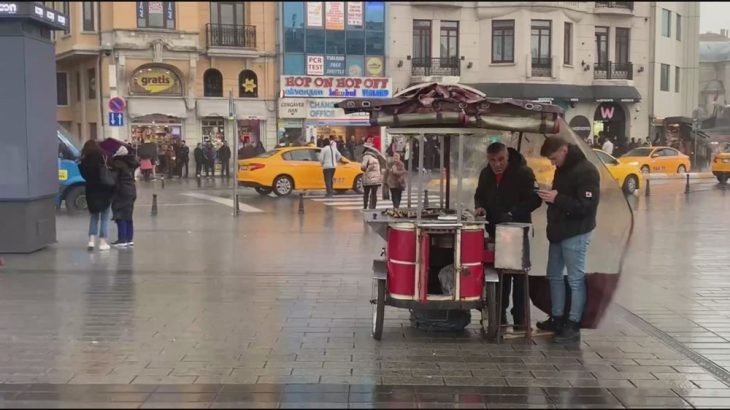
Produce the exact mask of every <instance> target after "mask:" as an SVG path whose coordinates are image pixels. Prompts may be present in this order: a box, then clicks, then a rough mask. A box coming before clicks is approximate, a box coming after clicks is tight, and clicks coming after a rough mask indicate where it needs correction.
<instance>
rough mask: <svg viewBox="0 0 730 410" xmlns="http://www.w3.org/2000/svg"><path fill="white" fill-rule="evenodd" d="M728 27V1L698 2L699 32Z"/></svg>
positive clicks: (729, 9) (729, 22)
mask: <svg viewBox="0 0 730 410" xmlns="http://www.w3.org/2000/svg"><path fill="white" fill-rule="evenodd" d="M721 28H728V29H730V1H718V2H709V1H703V2H700V33H707V32H708V31H712V32H713V33H719V32H720V29H721Z"/></svg>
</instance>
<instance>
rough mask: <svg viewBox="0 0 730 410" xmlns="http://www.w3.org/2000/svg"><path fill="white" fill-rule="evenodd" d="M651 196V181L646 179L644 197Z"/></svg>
mask: <svg viewBox="0 0 730 410" xmlns="http://www.w3.org/2000/svg"><path fill="white" fill-rule="evenodd" d="M650 194H651V180H650V179H649V178H648V177H647V178H646V192H645V193H644V195H646V196H649V195H650Z"/></svg>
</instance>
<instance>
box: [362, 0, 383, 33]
mask: <svg viewBox="0 0 730 410" xmlns="http://www.w3.org/2000/svg"><path fill="white" fill-rule="evenodd" d="M365 30H375V31H385V2H382V1H368V2H365Z"/></svg>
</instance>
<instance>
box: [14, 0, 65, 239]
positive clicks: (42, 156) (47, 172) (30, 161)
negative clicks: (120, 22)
mask: <svg viewBox="0 0 730 410" xmlns="http://www.w3.org/2000/svg"><path fill="white" fill-rule="evenodd" d="M68 27H69V21H68V16H65V15H63V14H61V13H58V12H57V11H56V10H54V9H52V8H48V7H46V6H44V5H43V4H42V3H40V2H0V55H2V56H3V57H2V58H0V253H31V252H35V251H37V250H40V249H43V248H44V247H46V246H48V245H49V244H52V243H54V242H55V241H56V215H55V206H54V197H55V196H56V194H57V193H58V141H57V137H56V127H57V123H56V99H55V90H56V57H55V52H54V47H53V42H52V41H51V31H53V30H65V29H67V28H68Z"/></svg>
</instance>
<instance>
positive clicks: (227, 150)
mask: <svg viewBox="0 0 730 410" xmlns="http://www.w3.org/2000/svg"><path fill="white" fill-rule="evenodd" d="M218 159H219V160H220V162H221V178H223V177H224V176H225V177H226V178H230V177H231V171H230V167H229V164H230V163H231V147H229V146H228V141H226V140H223V146H221V147H220V148H219V149H218Z"/></svg>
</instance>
